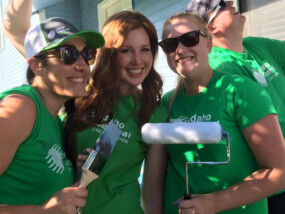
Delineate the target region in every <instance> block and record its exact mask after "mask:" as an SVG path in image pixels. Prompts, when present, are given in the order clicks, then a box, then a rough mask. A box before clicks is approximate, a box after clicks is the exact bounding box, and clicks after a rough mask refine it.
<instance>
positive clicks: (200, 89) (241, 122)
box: [153, 13, 285, 214]
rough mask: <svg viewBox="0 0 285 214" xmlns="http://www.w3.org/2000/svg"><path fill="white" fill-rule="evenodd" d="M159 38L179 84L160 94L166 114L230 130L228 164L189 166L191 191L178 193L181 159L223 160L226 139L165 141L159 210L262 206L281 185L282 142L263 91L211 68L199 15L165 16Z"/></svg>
mask: <svg viewBox="0 0 285 214" xmlns="http://www.w3.org/2000/svg"><path fill="white" fill-rule="evenodd" d="M201 32H203V33H201ZM160 45H161V47H162V48H163V50H164V52H165V53H166V57H167V61H168V65H169V66H170V68H171V69H172V70H173V71H174V72H175V73H177V74H178V78H179V83H178V85H177V88H176V89H175V90H172V91H170V92H168V93H166V94H165V95H164V96H163V98H162V101H163V103H165V104H166V105H168V106H169V112H170V114H169V120H170V122H171V121H175V122H177V121H180V122H207V121H212V122H213V121H219V123H220V124H221V126H222V127H223V129H224V131H226V132H228V133H229V135H230V138H231V161H230V163H229V164H227V165H199V164H194V165H189V166H188V167H189V170H188V171H189V174H188V176H189V181H188V182H189V192H190V193H191V194H192V195H191V197H190V199H183V198H181V197H183V194H184V193H185V163H186V162H188V161H211V162H221V161H225V160H226V158H227V157H226V142H224V141H225V140H223V141H221V142H220V143H219V144H216V145H213V144H200V145H196V144H195V145H194V144H193V145H191V144H185V145H170V144H169V145H167V151H168V155H169V163H168V170H167V174H166V177H165V190H164V213H178V212H179V213H199V214H210V213H220V212H221V213H228V214H233V213H236V214H240V213H243V214H244V213H250V214H257V213H259V214H262V213H264V214H265V213H267V201H266V197H267V196H268V195H270V194H272V193H273V192H276V191H278V190H280V189H282V188H284V186H285V184H284V179H285V164H284V162H285V145H284V142H283V137H282V132H281V129H280V126H279V123H278V119H277V116H276V110H275V109H274V107H273V105H272V102H271V99H270V98H269V96H268V94H267V93H266V92H265V91H264V90H263V89H262V88H261V87H260V86H258V85H257V84H256V83H254V82H252V81H250V80H247V79H245V78H242V77H237V76H231V75H226V74H223V73H220V72H215V70H212V69H211V68H210V66H209V61H208V54H209V53H210V52H211V48H212V42H211V37H210V36H209V34H208V32H207V30H206V27H205V23H204V22H203V20H202V19H201V18H200V17H198V16H197V15H194V14H190V13H178V14H175V15H173V16H171V17H170V18H169V19H167V20H166V22H165V23H164V26H163V32H162V42H161V43H160ZM256 106H258V109H257V108H256ZM153 168H160V166H159V165H157V166H153ZM153 179H154V181H157V183H158V181H159V180H160V181H163V180H164V178H163V177H162V176H157V177H156V178H153ZM155 179H156V180H155ZM153 191H155V189H153ZM179 198H180V199H179ZM177 199H178V200H177ZM176 200H177V201H176ZM174 201H176V202H175V203H174V204H173V202H174ZM174 205H176V206H174ZM177 206H178V207H177Z"/></svg>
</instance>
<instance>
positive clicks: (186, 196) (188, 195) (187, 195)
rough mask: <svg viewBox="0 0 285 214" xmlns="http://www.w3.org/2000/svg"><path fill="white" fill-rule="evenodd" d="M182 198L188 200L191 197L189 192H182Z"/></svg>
mask: <svg viewBox="0 0 285 214" xmlns="http://www.w3.org/2000/svg"><path fill="white" fill-rule="evenodd" d="M184 199H185V200H190V199H192V196H191V194H189V193H185V194H184Z"/></svg>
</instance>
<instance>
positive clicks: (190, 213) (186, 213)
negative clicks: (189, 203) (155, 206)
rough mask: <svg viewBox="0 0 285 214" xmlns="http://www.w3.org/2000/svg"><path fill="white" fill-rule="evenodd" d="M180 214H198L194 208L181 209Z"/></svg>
mask: <svg viewBox="0 0 285 214" xmlns="http://www.w3.org/2000/svg"><path fill="white" fill-rule="evenodd" d="M179 214H197V213H196V211H195V209H194V208H188V209H179Z"/></svg>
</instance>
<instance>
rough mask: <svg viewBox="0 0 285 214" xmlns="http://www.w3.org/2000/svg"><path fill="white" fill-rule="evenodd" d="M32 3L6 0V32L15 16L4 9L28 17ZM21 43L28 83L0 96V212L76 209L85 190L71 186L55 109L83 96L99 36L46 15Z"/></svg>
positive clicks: (69, 166)
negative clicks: (25, 61) (46, 17)
mask: <svg viewBox="0 0 285 214" xmlns="http://www.w3.org/2000/svg"><path fill="white" fill-rule="evenodd" d="M29 3H30V4H29ZM31 3H32V1H27V0H24V1H19V0H17V1H11V2H10V5H9V7H8V10H7V14H6V19H5V24H6V25H5V27H6V28H5V29H6V31H5V32H6V33H7V32H8V31H9V28H14V29H17V27H18V26H17V25H16V26H15V25H13V24H11V25H9V24H7V22H8V23H9V22H10V21H11V19H13V17H14V16H18V15H19V14H17V13H14V14H12V13H9V12H11V11H13V10H15V12H16V11H17V10H19V11H22V12H23V8H25V7H26V6H27V5H29V6H30V7H27V8H26V9H27V10H26V11H25V13H26V16H23V17H29V18H30V14H31ZM23 17H21V20H22V18H23ZM28 23H29V21H28ZM24 24H25V23H24ZM21 26H22V23H21ZM17 30H18V29H17ZM12 31H13V30H12ZM10 32H11V31H10ZM59 32H60V33H59ZM8 34H9V33H8ZM8 34H7V35H8ZM24 35H25V34H24ZM23 42H24V44H25V45H24V48H23V49H22V50H24V51H25V52H24V54H25V56H26V59H27V62H28V65H29V68H28V73H27V74H28V79H29V83H30V84H29V85H22V86H19V87H16V88H12V89H9V90H7V91H4V92H2V93H1V94H0V129H1V133H0V146H1V150H0V163H1V164H0V204H1V205H0V213H9V214H12V213H15V214H16V213H17V214H18V213H22V214H25V213H51V214H54V213H76V207H83V206H84V205H85V203H86V197H87V190H86V189H85V188H82V187H72V185H73V183H74V170H73V166H72V163H71V162H70V161H69V160H68V158H67V157H66V156H68V153H65V148H64V145H63V144H62V139H63V127H62V123H61V121H60V119H59V117H58V112H59V110H60V108H61V107H62V105H63V104H64V103H67V102H69V103H72V100H74V98H75V97H81V96H84V95H86V91H85V87H86V81H87V79H88V78H89V75H90V66H89V65H90V63H92V61H93V62H94V59H95V55H96V48H98V47H101V46H102V45H103V44H104V38H103V37H102V35H101V34H100V33H98V32H96V31H81V32H79V31H78V30H77V29H76V28H75V27H74V26H73V25H72V24H70V23H69V22H67V21H66V20H64V19H62V18H51V19H47V20H45V21H43V22H42V23H40V24H39V25H37V26H35V27H33V28H31V29H29V31H28V32H27V34H26V37H25V39H24V40H23ZM66 108H67V109H69V107H66Z"/></svg>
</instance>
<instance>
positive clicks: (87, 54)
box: [38, 45, 97, 65]
mask: <svg viewBox="0 0 285 214" xmlns="http://www.w3.org/2000/svg"><path fill="white" fill-rule="evenodd" d="M49 53H52V54H54V55H55V56H57V57H59V58H60V59H61V61H62V62H63V63H64V64H66V65H72V64H74V63H75V62H76V61H77V60H78V59H79V57H80V55H81V56H82V57H83V59H84V61H85V62H86V64H87V65H92V64H94V62H95V58H96V53H97V50H96V49H95V48H90V47H85V48H83V50H82V51H78V50H77V49H76V47H75V46H73V45H63V46H59V47H56V48H53V49H51V50H47V51H45V52H42V53H40V54H38V56H39V55H43V54H45V55H46V54H49Z"/></svg>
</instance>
